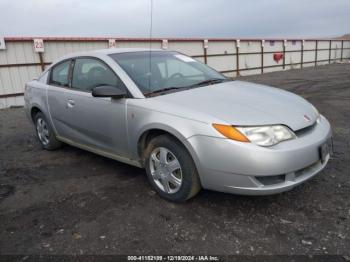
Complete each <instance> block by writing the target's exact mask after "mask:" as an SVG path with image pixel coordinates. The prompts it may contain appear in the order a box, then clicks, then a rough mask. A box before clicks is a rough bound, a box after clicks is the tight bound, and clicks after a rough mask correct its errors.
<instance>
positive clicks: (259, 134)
mask: <svg viewBox="0 0 350 262" xmlns="http://www.w3.org/2000/svg"><path fill="white" fill-rule="evenodd" d="M236 128H237V129H238V130H239V131H240V132H241V133H242V134H244V135H245V136H246V137H247V138H248V139H249V141H251V142H252V143H254V144H257V145H259V146H273V145H276V144H278V143H279V142H282V141H285V140H289V139H293V138H295V137H296V136H295V134H294V133H293V132H292V130H290V129H289V128H288V127H286V126H282V125H275V126H258V127H236Z"/></svg>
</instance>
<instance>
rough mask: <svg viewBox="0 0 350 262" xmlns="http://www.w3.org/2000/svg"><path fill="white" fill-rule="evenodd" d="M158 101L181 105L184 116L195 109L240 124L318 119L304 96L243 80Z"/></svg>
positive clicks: (302, 123)
mask: <svg viewBox="0 0 350 262" xmlns="http://www.w3.org/2000/svg"><path fill="white" fill-rule="evenodd" d="M155 100H158V101H159V102H165V103H166V104H167V105H173V106H175V105H176V106H178V107H179V108H180V110H178V112H177V114H180V115H181V111H182V112H183V113H182V114H184V116H186V115H185V114H186V110H187V112H191V117H193V112H198V113H200V114H199V115H198V116H200V117H202V116H203V115H207V116H212V117H213V118H215V119H220V120H222V121H225V122H226V123H228V124H231V125H236V126H253V125H273V124H282V125H286V126H288V127H290V128H291V129H292V130H298V129H301V128H304V127H307V126H309V125H312V124H313V123H314V122H315V121H316V118H317V112H316V111H315V109H314V107H313V106H312V105H311V104H310V103H309V102H307V101H306V100H305V99H303V98H302V97H300V96H298V95H295V94H293V93H290V92H287V91H284V90H281V89H278V88H273V87H269V86H264V85H259V84H254V83H249V82H243V81H230V82H224V83H221V84H215V85H209V86H205V87H200V88H194V89H190V90H186V91H182V92H175V93H171V94H167V95H163V96H158V97H155ZM173 106H171V108H174V107H173ZM179 111H180V112H179ZM173 113H174V112H173ZM199 120H204V119H199Z"/></svg>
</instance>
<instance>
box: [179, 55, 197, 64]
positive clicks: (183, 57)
mask: <svg viewBox="0 0 350 262" xmlns="http://www.w3.org/2000/svg"><path fill="white" fill-rule="evenodd" d="M174 56H175V57H176V58H178V59H180V60H181V61H184V62H186V63H190V62H196V60H194V59H193V58H191V57H188V56H185V55H174Z"/></svg>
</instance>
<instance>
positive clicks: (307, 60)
mask: <svg viewBox="0 0 350 262" xmlns="http://www.w3.org/2000/svg"><path fill="white" fill-rule="evenodd" d="M43 40H44V52H43V53H40V54H39V53H37V52H35V50H34V45H33V38H5V43H6V49H4V50H0V108H5V107H9V106H19V105H23V95H22V93H23V92H24V83H25V82H27V81H29V80H31V79H33V78H34V77H36V76H38V75H39V74H40V73H41V71H42V68H44V67H45V66H47V65H49V64H50V63H52V62H53V61H55V60H56V59H57V58H59V57H61V56H63V55H65V54H68V53H72V52H77V51H83V50H94V49H103V48H108V45H109V44H108V39H107V38H44V39H43ZM115 41H116V43H117V47H147V48H148V47H149V46H150V42H149V41H148V40H147V39H115ZM167 41H168V42H167V43H168V46H167V49H169V50H176V51H179V52H182V53H185V54H187V55H190V56H193V57H194V58H196V59H198V60H199V61H201V62H203V63H207V64H208V65H209V66H211V67H213V68H215V69H216V70H218V71H220V72H223V73H224V74H226V75H228V76H231V77H235V76H237V74H240V75H248V74H260V73H266V72H272V71H278V70H288V69H296V68H301V67H307V66H318V65H323V64H328V63H333V62H336V61H340V60H344V59H349V58H350V41H346V40H324V39H323V40H314V39H313V40H305V41H303V40H281V39H275V40H266V41H264V40H257V39H241V40H239V41H237V40H236V39H208V42H207V44H206V42H204V39H168V40H167ZM162 43H163V39H152V41H151V45H152V48H162V47H163V45H162ZM206 45H207V46H206ZM276 53H281V54H283V55H284V57H283V59H281V60H280V61H278V62H277V61H275V60H274V55H275V54H276Z"/></svg>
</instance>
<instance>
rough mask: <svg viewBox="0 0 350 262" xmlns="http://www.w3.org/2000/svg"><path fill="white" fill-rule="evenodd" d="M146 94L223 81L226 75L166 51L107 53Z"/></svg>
mask: <svg viewBox="0 0 350 262" xmlns="http://www.w3.org/2000/svg"><path fill="white" fill-rule="evenodd" d="M110 56H111V57H112V58H113V59H114V60H115V61H116V62H117V63H118V64H119V65H120V66H121V67H122V68H123V70H124V71H125V72H126V73H127V74H128V75H129V77H130V78H131V79H132V80H133V81H134V82H135V84H136V85H137V86H138V88H139V89H140V90H141V91H142V93H144V94H145V95H147V94H151V93H156V92H160V91H162V92H163V91H167V90H169V91H170V90H176V89H182V88H190V87H194V86H200V85H201V84H203V85H204V84H206V85H207V84H210V83H214V82H215V83H218V82H222V81H226V80H227V78H226V77H225V76H223V75H222V74H220V73H218V72H216V71H215V70H213V69H211V68H210V67H208V66H206V65H205V64H202V63H200V62H198V61H196V60H194V59H193V58H191V57H188V56H185V55H183V54H179V53H177V52H169V51H152V55H151V56H150V52H149V51H145V52H130V53H117V54H112V55H110Z"/></svg>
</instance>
